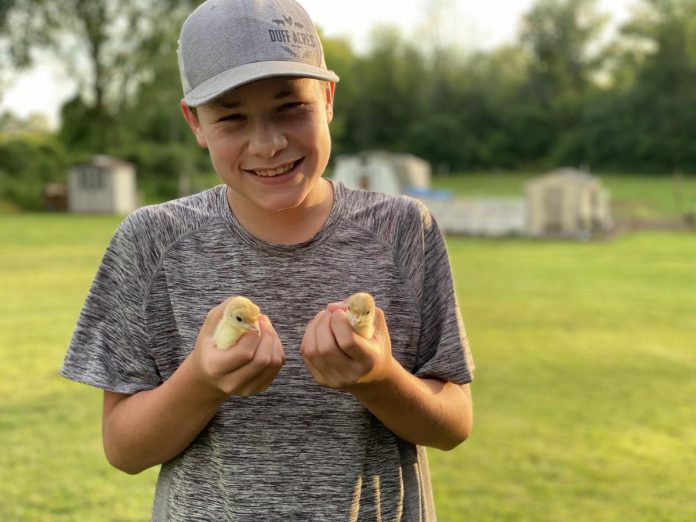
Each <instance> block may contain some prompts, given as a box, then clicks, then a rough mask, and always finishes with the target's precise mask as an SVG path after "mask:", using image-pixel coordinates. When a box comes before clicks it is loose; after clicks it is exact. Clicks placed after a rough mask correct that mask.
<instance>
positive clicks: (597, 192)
mask: <svg viewBox="0 0 696 522" xmlns="http://www.w3.org/2000/svg"><path fill="white" fill-rule="evenodd" d="M525 190H526V196H527V197H526V200H527V232H528V234H529V235H532V236H567V237H588V236H591V235H592V234H595V233H598V232H604V231H607V230H609V229H610V228H611V226H612V220H611V212H610V208H609V193H608V192H607V191H606V190H605V189H604V188H603V186H602V183H601V180H600V179H599V178H597V177H594V176H591V175H590V174H588V173H586V172H583V171H580V170H576V169H567V168H566V169H558V170H554V171H552V172H550V173H548V174H546V175H544V176H541V177H539V178H536V179H534V180H532V181H530V182H529V183H527V185H526V187H525Z"/></svg>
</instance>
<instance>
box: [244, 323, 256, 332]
mask: <svg viewBox="0 0 696 522" xmlns="http://www.w3.org/2000/svg"><path fill="white" fill-rule="evenodd" d="M246 329H247V330H249V331H250V332H257V333H258V331H259V322H258V321H255V322H253V323H247V324H246Z"/></svg>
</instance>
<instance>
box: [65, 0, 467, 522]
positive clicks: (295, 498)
mask: <svg viewBox="0 0 696 522" xmlns="http://www.w3.org/2000/svg"><path fill="white" fill-rule="evenodd" d="M179 61H180V69H181V75H182V81H183V84H184V93H185V97H184V100H183V101H182V103H181V106H182V110H183V114H184V117H185V118H186V121H187V122H188V123H189V125H190V127H191V129H192V131H193V133H194V135H195V137H196V140H197V141H198V144H199V145H200V146H202V147H206V148H207V149H208V151H209V153H210V157H211V160H212V164H213V166H214V168H215V170H216V172H217V174H218V175H219V176H220V178H221V179H222V181H223V182H224V185H220V186H218V187H215V188H213V189H210V190H208V191H205V192H203V193H201V194H197V195H194V196H190V197H187V198H183V199H180V200H176V201H172V202H169V203H165V204H162V205H155V206H152V207H146V208H142V209H140V210H138V211H136V212H134V213H133V214H132V215H130V216H129V217H128V218H126V220H125V221H124V222H123V223H122V225H121V226H120V228H119V230H118V231H117V232H116V234H115V235H114V237H113V239H112V241H111V243H110V245H109V247H108V249H107V252H106V254H105V256H104V259H103V261H102V265H101V267H100V269H99V272H98V273H97V276H96V278H95V281H94V283H93V286H92V288H91V290H90V294H89V296H88V298H87V301H86V303H85V306H84V309H83V311H82V314H81V316H80V319H79V321H78V325H77V328H76V330H75V333H74V335H73V339H72V342H71V346H70V349H69V351H68V354H67V356H66V360H65V363H64V366H63V374H64V375H65V376H66V377H68V378H71V379H75V380H78V381H80V382H84V383H87V384H90V385H93V386H97V387H100V388H103V389H104V390H105V391H104V411H103V438H104V448H105V452H106V455H107V457H108V459H109V461H110V462H111V463H112V464H113V465H114V466H116V467H117V468H119V469H121V470H123V471H126V472H128V473H138V472H140V471H142V470H144V469H146V468H148V467H150V466H154V465H157V464H162V468H161V471H160V476H159V480H158V484H157V491H156V494H155V502H154V508H153V520H170V521H187V522H188V521H193V520H210V521H223V520H235V521H237V520H239V521H275V520H277V521H288V520H298V521H300V520H301V521H333V520H346V521H348V520H361V521H362V520H364V521H373V520H385V521H386V520H390V521H391V520H406V521H412V520H434V518H435V515H434V510H433V502H432V494H431V491H430V479H429V475H428V468H427V461H426V458H425V450H424V446H434V447H438V448H441V449H450V448H453V447H454V446H456V445H457V444H459V443H460V442H461V441H463V440H464V439H466V438H467V437H468V435H469V433H470V430H471V424H472V414H471V394H470V390H469V384H468V383H469V382H470V380H471V368H470V365H469V363H468V360H469V358H468V346H467V342H466V337H465V334H464V330H463V326H462V323H461V319H460V317H459V312H458V309H457V306H456V304H455V297H454V290H453V285H452V280H451V277H450V268H449V263H448V260H447V254H446V251H445V247H444V243H443V240H442V237H441V235H440V233H439V231H438V229H437V226H436V224H435V223H434V221H433V220H432V218H431V217H430V215H429V213H428V211H427V209H425V208H423V206H422V205H420V204H418V203H417V202H416V201H414V200H410V199H407V198H390V197H387V196H385V195H382V194H375V193H369V192H362V191H351V190H348V189H347V188H346V187H344V186H343V185H340V184H332V183H331V182H330V181H327V180H325V179H323V178H322V177H321V176H322V174H323V172H324V169H325V168H326V165H327V163H328V160H329V155H330V147H331V142H330V137H329V130H328V125H329V123H330V121H331V119H332V116H333V112H332V110H333V96H334V89H335V83H336V82H337V81H338V77H337V76H336V75H335V74H334V73H333V72H331V71H329V70H327V69H326V66H325V65H324V59H323V52H322V49H321V43H320V42H319V38H318V36H317V34H316V31H315V30H314V27H313V25H312V22H311V21H310V19H309V18H308V16H307V14H306V13H305V12H304V10H303V9H302V8H301V7H300V6H299V5H298V4H296V3H295V2H294V0H208V1H207V2H205V3H203V4H202V5H201V6H199V7H198V8H197V9H196V10H195V11H194V12H193V13H192V14H191V15H190V16H189V18H188V19H187V21H186V22H185V23H184V25H183V28H182V32H181V38H180V42H179ZM361 290H366V291H369V292H370V293H372V294H373V295H374V297H375V300H376V302H377V305H378V309H377V310H376V331H375V335H374V337H373V338H372V339H362V338H361V337H358V336H357V335H355V334H353V332H352V330H351V329H350V326H349V324H348V321H347V318H346V313H345V309H346V307H345V304H344V303H343V302H342V301H341V300H342V299H344V298H346V297H348V296H349V295H351V294H353V293H355V292H357V291H361ZM231 295H245V296H247V297H249V298H250V299H251V300H252V301H254V302H255V303H256V304H258V305H259V306H260V308H261V310H262V312H263V314H264V315H262V317H261V321H260V329H259V330H260V331H259V332H258V333H253V332H249V333H246V334H245V335H244V336H243V337H242V338H241V339H240V340H239V342H238V343H237V344H236V345H235V346H234V347H232V348H230V349H229V350H224V351H223V350H219V349H218V348H217V347H216V346H215V344H214V341H213V337H212V334H213V330H214V328H215V325H216V324H217V321H218V320H219V319H220V317H221V316H222V311H223V309H224V305H225V301H226V299H227V298H228V297H229V296H231ZM387 321H388V323H389V327H387Z"/></svg>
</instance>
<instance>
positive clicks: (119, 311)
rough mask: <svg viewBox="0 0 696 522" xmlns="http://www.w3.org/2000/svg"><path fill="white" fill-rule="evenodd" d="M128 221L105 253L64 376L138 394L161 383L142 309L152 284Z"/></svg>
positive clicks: (71, 346)
mask: <svg viewBox="0 0 696 522" xmlns="http://www.w3.org/2000/svg"><path fill="white" fill-rule="evenodd" d="M129 228H130V227H129V221H128V219H127V220H126V221H124V223H123V224H122V225H121V226H120V227H119V229H118V230H117V231H116V233H115V234H114V236H113V238H112V240H111V243H110V244H109V246H108V247H107V249H106V253H105V254H104V257H103V259H102V262H101V265H100V266H99V269H98V271H97V274H96V276H95V278H94V281H93V283H92V286H91V288H90V290H89V294H88V295H87V299H86V301H85V304H84V306H83V308H82V311H81V313H80V316H79V318H78V322H77V326H76V328H75V331H74V332H73V336H72V339H71V341H70V346H69V348H68V352H67V355H66V357H65V360H64V362H63V367H62V368H61V374H62V375H63V376H64V377H67V378H68V379H72V380H74V381H78V382H81V383H84V384H89V385H91V386H96V387H98V388H103V389H105V390H109V391H114V392H119V393H129V394H130V393H136V392H138V391H141V390H148V389H152V388H155V387H157V386H158V385H160V384H161V383H162V378H161V376H160V375H159V372H158V371H157V367H156V365H155V362H154V360H153V358H152V357H151V356H150V355H149V352H148V347H149V340H148V336H147V333H146V329H145V325H144V319H143V317H144V314H143V307H144V305H145V297H146V294H147V285H148V280H149V279H150V278H149V277H148V275H147V274H146V273H144V272H145V270H144V263H143V262H142V259H144V258H145V257H146V256H144V255H143V253H142V252H141V251H139V249H138V248H137V246H136V244H135V241H134V240H133V237H134V236H133V234H132V233H131V232H130V230H129Z"/></svg>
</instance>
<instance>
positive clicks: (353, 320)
mask: <svg viewBox="0 0 696 522" xmlns="http://www.w3.org/2000/svg"><path fill="white" fill-rule="evenodd" d="M346 315H347V316H348V322H349V323H350V325H351V326H355V323H357V322H358V318H357V317H356V315H355V314H354V313H353V312H352V310H348V313H347V314H346Z"/></svg>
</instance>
